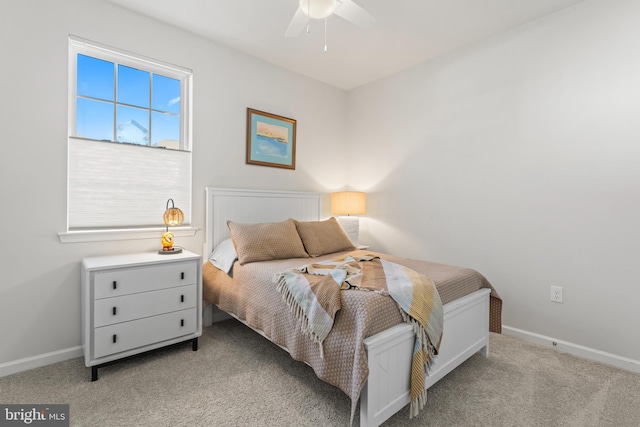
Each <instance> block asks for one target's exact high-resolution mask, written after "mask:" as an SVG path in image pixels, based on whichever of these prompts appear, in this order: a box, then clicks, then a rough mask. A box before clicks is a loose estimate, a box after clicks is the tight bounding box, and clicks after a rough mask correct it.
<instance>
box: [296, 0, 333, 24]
mask: <svg viewBox="0 0 640 427" xmlns="http://www.w3.org/2000/svg"><path fill="white" fill-rule="evenodd" d="M309 3H310V4H309ZM337 6H338V2H337V1H336V0H300V8H301V9H302V11H303V12H304V13H305V14H306V15H307V16H309V18H313V19H323V18H326V17H327V16H330V15H332V14H333V11H334V10H336V7H337ZM309 9H311V10H309Z"/></svg>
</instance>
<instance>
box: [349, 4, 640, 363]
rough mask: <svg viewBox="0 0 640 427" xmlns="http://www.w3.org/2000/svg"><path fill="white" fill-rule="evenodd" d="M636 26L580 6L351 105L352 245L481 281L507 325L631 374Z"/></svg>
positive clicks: (638, 13)
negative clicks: (554, 289) (360, 193)
mask: <svg viewBox="0 0 640 427" xmlns="http://www.w3.org/2000/svg"><path fill="white" fill-rule="evenodd" d="M638 22H640V1H637V0H595V1H587V2H585V3H582V4H580V5H578V6H576V7H573V8H571V9H567V10H565V11H562V12H560V13H558V14H555V15H551V16H548V17H545V18H543V19H539V20H537V21H535V22H532V23H530V24H528V25H525V26H522V27H519V28H516V29H513V30H511V31H509V32H507V33H504V34H501V35H497V36H494V37H492V38H491V39H488V40H485V41H483V42H481V43H478V44H476V45H474V46H470V47H468V48H466V49H464V50H461V51H458V52H455V53H453V54H450V55H447V56H445V57H441V58H440V59H438V60H436V61H432V62H430V63H426V64H423V65H420V66H417V67H414V68H412V69H410V70H408V71H406V72H403V73H400V74H397V75H394V76H391V77H389V78H386V79H384V80H382V81H379V82H375V83H372V84H370V85H368V86H365V87H362V88H359V89H357V90H354V91H352V92H350V93H349V96H348V114H349V116H348V119H349V121H348V129H349V130H348V136H349V141H350V149H352V150H353V153H352V154H353V155H357V156H358V157H359V158H360V162H358V163H357V164H356V165H355V166H354V168H353V169H352V172H351V175H350V179H349V182H350V184H351V186H352V187H353V188H355V189H359V190H366V191H368V192H369V196H368V209H367V210H368V212H367V215H366V217H365V218H363V221H362V222H363V225H362V234H363V235H362V237H361V241H363V242H366V243H370V244H372V245H374V247H375V248H376V249H380V250H382V251H387V252H391V253H397V254H400V255H404V256H409V257H414V258H428V259H431V260H434V261H440V262H444V263H452V264H458V265H465V266H470V267H473V268H475V269H477V270H479V271H481V272H482V273H484V274H485V275H486V276H487V277H488V279H489V280H490V281H491V282H492V283H493V284H494V286H495V287H496V288H497V289H498V291H499V293H500V294H501V296H502V297H503V299H504V306H503V307H504V311H503V322H504V324H505V325H508V326H510V327H513V328H518V329H522V330H524V331H528V332H532V333H536V334H541V335H544V336H547V337H555V338H557V339H560V340H564V341H567V342H569V343H573V344H577V345H581V346H586V347H589V348H591V349H596V350H600V351H603V352H607V353H611V354H613V355H617V356H622V357H625V358H630V359H633V360H636V361H638V360H640V340H638V339H637V337H638V332H637V328H638V325H640V310H638V309H637V307H638V301H639V300H640V286H639V285H640V278H639V277H640V276H639V275H638V267H637V266H638V265H640V264H639V259H640V246H639V244H638V242H640V226H639V225H640V222H639V218H640V162H639V161H640V55H639V54H638V52H639V51H640V25H638ZM398 233H399V234H398ZM398 236H400V238H398ZM550 285H557V286H562V287H564V304H557V303H551V302H550V301H549V295H550V289H549V287H550Z"/></svg>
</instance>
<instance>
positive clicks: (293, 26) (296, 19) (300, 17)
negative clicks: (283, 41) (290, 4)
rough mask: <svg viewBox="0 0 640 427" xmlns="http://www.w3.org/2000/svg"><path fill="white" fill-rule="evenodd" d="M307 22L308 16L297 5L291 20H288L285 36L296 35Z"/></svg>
mask: <svg viewBox="0 0 640 427" xmlns="http://www.w3.org/2000/svg"><path fill="white" fill-rule="evenodd" d="M307 22H309V17H308V16H307V14H306V13H304V12H303V11H302V8H300V7H299V8H298V10H297V11H296V13H295V15H293V18H292V19H291V22H289V26H288V27H287V31H286V32H285V33H284V35H285V37H297V36H298V34H300V33H301V32H302V30H303V29H304V27H305V26H306V25H307Z"/></svg>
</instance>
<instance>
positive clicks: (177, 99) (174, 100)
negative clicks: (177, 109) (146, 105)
mask: <svg viewBox="0 0 640 427" xmlns="http://www.w3.org/2000/svg"><path fill="white" fill-rule="evenodd" d="M178 102H180V97H179V96H177V97H175V98H173V99H172V100H170V101H169V107H171V106H172V105H174V104H177V103H178Z"/></svg>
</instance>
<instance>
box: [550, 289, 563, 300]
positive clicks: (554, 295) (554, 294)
mask: <svg viewBox="0 0 640 427" xmlns="http://www.w3.org/2000/svg"><path fill="white" fill-rule="evenodd" d="M551 301H552V302H559V303H561V304H562V286H552V287H551Z"/></svg>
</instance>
